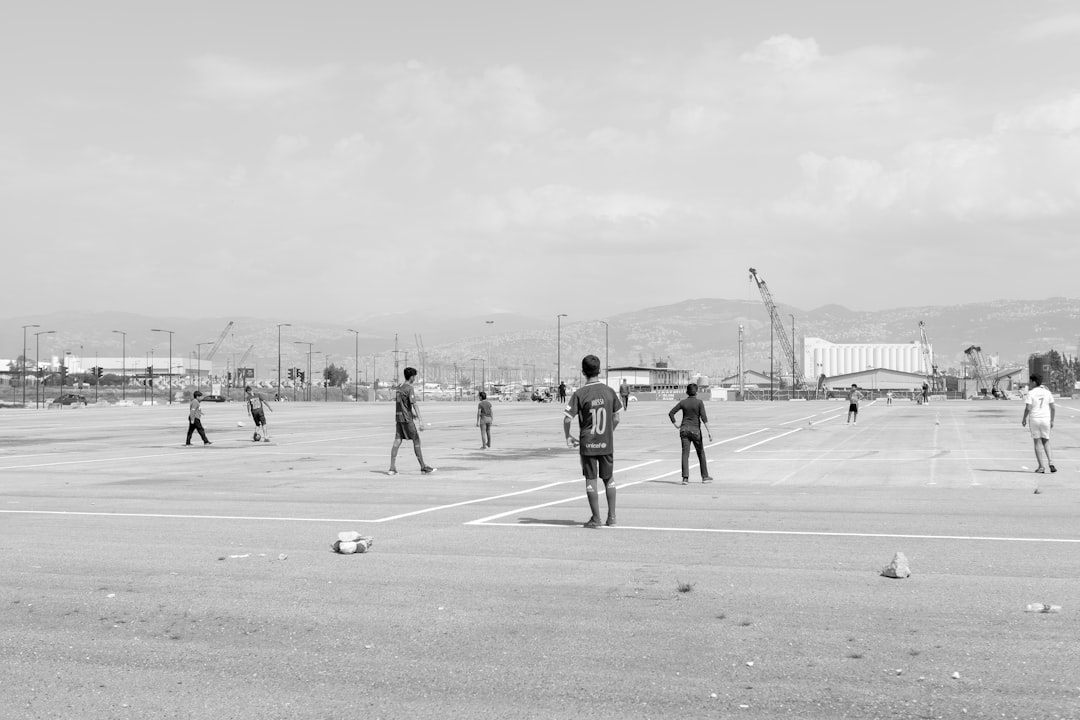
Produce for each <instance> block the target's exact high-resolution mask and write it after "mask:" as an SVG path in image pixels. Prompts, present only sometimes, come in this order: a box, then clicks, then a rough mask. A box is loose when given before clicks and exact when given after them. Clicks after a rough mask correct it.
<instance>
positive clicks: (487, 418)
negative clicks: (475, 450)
mask: <svg viewBox="0 0 1080 720" xmlns="http://www.w3.org/2000/svg"><path fill="white" fill-rule="evenodd" d="M494 419H495V415H494V411H493V410H492V409H491V403H490V402H489V401H488V399H487V393H486V392H484V391H483V390H481V391H480V402H479V404H478V405H477V406H476V427H478V428H480V449H481V450H486V449H487V448H490V447H491V423H492V421H493V420H494Z"/></svg>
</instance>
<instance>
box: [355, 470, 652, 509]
mask: <svg viewBox="0 0 1080 720" xmlns="http://www.w3.org/2000/svg"><path fill="white" fill-rule="evenodd" d="M658 462H660V461H659V460H649V461H647V462H643V463H641V464H639V465H631V466H630V467H625V468H619V469H618V470H616V471H615V472H617V473H619V472H625V471H627V470H636V469H637V468H640V467H645V466H646V465H652V464H653V463H658ZM575 482H581V478H579V477H578V478H574V479H573V480H559V481H558V482H553V483H548V484H547V485H537V486H536V487H532V488H526V489H525V490H517V491H515V492H510V493H503V494H502V495H491V496H490V497H483V498H476V499H474V500H463V501H461V502H457V503H451V504H449V505H437V506H435V507H430V508H424V509H423V510H414V511H412V512H407V513H401V514H400V515H391V516H390V517H384V518H379V519H378V520H372V522H386V521H388V520H398V519H400V518H405V517H411V516H413V515H422V514H424V513H429V512H435V511H436V510H446V509H448V508H456V507H461V506H462V505H475V504H476V503H482V502H487V501H489V500H500V499H502V498H507V497H513V496H515V495H525V494H527V493H532V492H536V491H537V490H546V489H547V488H552V487H556V486H559V485H566V484H567V483H575Z"/></svg>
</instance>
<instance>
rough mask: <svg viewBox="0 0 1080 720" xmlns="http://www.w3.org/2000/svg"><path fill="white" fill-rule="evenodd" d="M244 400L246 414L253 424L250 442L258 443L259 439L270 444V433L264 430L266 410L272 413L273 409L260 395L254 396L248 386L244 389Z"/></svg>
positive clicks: (253, 392)
mask: <svg viewBox="0 0 1080 720" xmlns="http://www.w3.org/2000/svg"><path fill="white" fill-rule="evenodd" d="M244 399H245V400H247V413H248V415H250V416H251V421H252V422H253V423H255V434H254V435H252V436H251V439H252V441H254V442H259V440H260V439H261V440H262V441H263V442H270V433H268V432H267V430H266V410H269V411H270V412H273V411H274V408H272V407H270V405H268V404H267V403H266V401H265V400H263V399H262V396H261V395H256V394H255V391H254V390H252V389H251V386H250V385H246V386H245V387H244Z"/></svg>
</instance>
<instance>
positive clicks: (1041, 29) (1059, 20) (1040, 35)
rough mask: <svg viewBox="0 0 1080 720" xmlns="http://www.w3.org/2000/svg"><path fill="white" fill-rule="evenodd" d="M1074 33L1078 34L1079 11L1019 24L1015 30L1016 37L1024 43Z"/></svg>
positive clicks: (1079, 23)
mask: <svg viewBox="0 0 1080 720" xmlns="http://www.w3.org/2000/svg"><path fill="white" fill-rule="evenodd" d="M1074 35H1080V13H1066V14H1064V15H1057V16H1055V17H1047V18H1041V19H1039V20H1034V21H1032V22H1029V23H1027V24H1026V25H1023V26H1021V27H1020V29H1019V30H1018V32H1017V37H1018V39H1019V40H1020V41H1021V42H1026V43H1035V42H1041V41H1043V40H1051V39H1056V38H1064V37H1071V36H1074Z"/></svg>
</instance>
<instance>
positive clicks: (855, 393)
mask: <svg viewBox="0 0 1080 720" xmlns="http://www.w3.org/2000/svg"><path fill="white" fill-rule="evenodd" d="M860 400H862V393H861V392H859V386H858V385H856V384H855V383H851V389H850V390H848V394H847V402H848V406H847V421H848V424H849V425H850V424H851V423H857V422H859V401H860Z"/></svg>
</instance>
